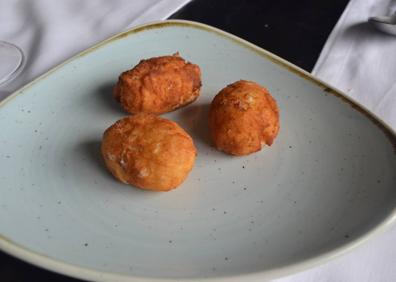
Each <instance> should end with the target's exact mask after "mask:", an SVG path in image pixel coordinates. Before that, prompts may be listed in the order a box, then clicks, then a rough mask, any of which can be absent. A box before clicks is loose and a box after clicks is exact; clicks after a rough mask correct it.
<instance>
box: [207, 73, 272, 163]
mask: <svg viewBox="0 0 396 282" xmlns="http://www.w3.org/2000/svg"><path fill="white" fill-rule="evenodd" d="M209 130H210V135H211V139H212V140H213V142H214V145H215V147H216V148H217V149H218V150H221V151H224V152H225V153H228V154H232V155H237V156H242V155H248V154H251V153H253V152H257V151H259V150H261V147H262V145H263V144H267V145H271V144H272V143H273V142H274V139H275V137H276V136H277V134H278V131H279V110H278V106H277V104H276V101H275V100H274V98H273V97H272V96H271V94H270V93H269V92H268V90H267V89H265V88H264V87H262V86H260V85H259V84H257V83H255V82H252V81H246V80H239V81H237V82H235V83H232V84H230V85H228V86H227V87H225V88H223V89H222V90H221V91H220V92H219V93H218V94H217V95H216V97H215V98H214V99H213V101H212V103H211V106H210V110H209Z"/></svg>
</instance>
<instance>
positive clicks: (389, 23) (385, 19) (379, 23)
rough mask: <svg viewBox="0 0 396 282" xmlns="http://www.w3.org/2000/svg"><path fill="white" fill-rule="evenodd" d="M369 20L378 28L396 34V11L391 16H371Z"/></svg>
mask: <svg viewBox="0 0 396 282" xmlns="http://www.w3.org/2000/svg"><path fill="white" fill-rule="evenodd" d="M368 21H369V23H371V24H372V25H373V26H374V27H375V28H376V29H378V30H380V31H382V32H385V33H387V34H391V35H396V12H395V13H394V14H393V15H391V16H378V17H370V18H369V19H368Z"/></svg>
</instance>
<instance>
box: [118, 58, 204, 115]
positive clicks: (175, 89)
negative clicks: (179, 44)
mask: <svg viewBox="0 0 396 282" xmlns="http://www.w3.org/2000/svg"><path fill="white" fill-rule="evenodd" d="M200 89H201V70H200V68H199V66H197V65H195V64H192V63H189V62H186V61H185V60H184V59H183V58H182V57H180V56H179V54H178V53H176V54H174V55H172V56H162V57H155V58H151V59H147V60H142V61H140V62H139V64H137V65H136V66H135V67H134V68H133V69H131V70H128V71H126V72H123V73H122V74H121V75H120V77H119V79H118V83H117V84H116V86H115V87H114V90H113V95H114V98H115V99H116V100H117V101H119V103H120V104H121V106H122V107H123V108H124V109H125V110H126V111H127V112H129V113H140V112H143V113H153V114H161V113H166V112H170V111H173V110H175V109H177V108H180V107H182V106H185V105H187V104H189V103H192V102H194V101H195V100H196V99H197V98H198V96H199V92H200Z"/></svg>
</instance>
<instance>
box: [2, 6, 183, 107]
mask: <svg viewBox="0 0 396 282" xmlns="http://www.w3.org/2000/svg"><path fill="white" fill-rule="evenodd" d="M187 2H189V0H145V1H143V0H140V1H136V0H134V1H129V0H112V1H107V0H84V1H81V0H65V1H53V0H35V1H30V0H19V1H0V40H3V41H8V42H11V43H14V44H16V45H18V46H19V47H20V48H21V49H22V50H23V51H24V53H25V55H26V57H27V60H26V67H25V69H24V70H23V72H22V73H21V75H20V76H19V77H18V78H16V79H15V80H14V81H12V82H10V83H9V84H7V85H5V86H2V87H1V88H0V100H1V99H3V98H5V97H6V96H8V95H9V94H10V93H12V92H13V91H15V90H16V89H18V88H19V87H21V86H23V85H24V84H26V83H28V82H29V81H31V80H33V79H34V78H36V77H37V76H39V75H40V74H43V73H45V72H46V71H48V70H49V69H51V68H52V67H54V66H56V65H58V64H59V63H61V62H63V61H64V60H66V59H68V58H70V57H71V56H73V55H75V54H76V53H78V52H80V51H82V50H84V49H86V48H88V47H90V46H92V45H94V44H95V43H98V42H100V41H102V40H104V39H106V38H108V37H110V36H111V35H114V34H116V33H118V32H120V31H122V30H125V29H126V28H128V27H131V26H134V25H137V24H141V23H144V22H149V21H154V20H161V19H166V18H167V17H169V16H170V15H171V14H173V13H174V12H175V11H176V10H178V9H179V8H181V7H182V6H183V5H185V4H186V3H187Z"/></svg>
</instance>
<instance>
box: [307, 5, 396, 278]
mask: <svg viewBox="0 0 396 282" xmlns="http://www.w3.org/2000/svg"><path fill="white" fill-rule="evenodd" d="M395 10H396V1H395V0H351V1H350V2H349V4H348V6H347V8H346V9H345V11H344V13H343V15H342V16H341V18H340V20H339V21H338V23H337V25H336V27H335V28H334V30H333V32H332V33H331V35H330V36H329V39H328V40H327V42H326V45H325V47H324V48H323V50H322V53H321V55H320V57H319V59H318V61H317V63H316V65H315V68H314V70H313V73H314V74H315V75H316V76H318V77H319V78H321V79H323V80H324V81H326V82H328V83H330V84H332V85H334V86H336V87H338V88H339V89H341V90H343V91H344V92H346V93H347V94H348V95H349V96H351V97H352V98H354V99H355V100H357V101H358V102H360V103H361V104H363V105H364V106H366V107H367V108H369V109H370V110H372V111H374V112H375V113H376V114H377V115H378V116H379V117H380V118H381V119H383V120H384V121H385V122H386V123H388V124H389V125H391V126H392V127H393V129H395V130H396V36H392V35H387V34H385V33H381V32H378V31H377V30H375V29H374V28H373V27H372V26H370V25H369V23H368V22H367V18H368V17H370V16H375V15H391V14H393V12H394V11H395ZM395 280H396V278H395Z"/></svg>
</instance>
